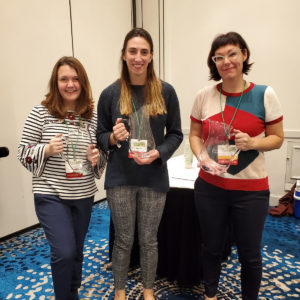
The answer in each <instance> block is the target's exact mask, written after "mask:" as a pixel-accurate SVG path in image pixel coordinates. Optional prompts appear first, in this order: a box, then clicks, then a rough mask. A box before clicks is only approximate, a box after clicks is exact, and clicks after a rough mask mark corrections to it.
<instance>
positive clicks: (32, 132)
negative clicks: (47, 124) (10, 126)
mask: <svg viewBox="0 0 300 300" xmlns="http://www.w3.org/2000/svg"><path fill="white" fill-rule="evenodd" d="M42 132H43V116H42V115H41V113H40V111H39V109H38V106H35V107H34V108H33V110H32V111H31V113H30V114H29V116H28V117H27V119H26V122H25V125H24V128H23V132H22V138H21V142H20V144H19V147H18V156H17V157H18V159H19V160H20V162H21V163H22V165H23V166H24V167H25V168H26V169H27V170H28V171H30V172H31V173H33V175H35V176H37V177H40V176H41V175H42V174H43V171H44V168H45V164H46V161H47V159H46V158H45V147H46V144H41V143H40V140H41V137H42Z"/></svg>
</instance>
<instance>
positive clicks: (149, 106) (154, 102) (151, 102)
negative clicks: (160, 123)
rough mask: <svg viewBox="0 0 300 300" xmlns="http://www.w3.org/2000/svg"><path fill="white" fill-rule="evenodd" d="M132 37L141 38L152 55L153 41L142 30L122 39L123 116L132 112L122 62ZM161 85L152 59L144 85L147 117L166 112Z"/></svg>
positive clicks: (125, 65) (124, 65)
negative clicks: (146, 43)
mask: <svg viewBox="0 0 300 300" xmlns="http://www.w3.org/2000/svg"><path fill="white" fill-rule="evenodd" d="M133 37H142V38H144V39H145V40H146V41H147V42H148V43H149V45H150V52H151V53H153V41H152V38H151V36H150V34H149V33H148V32H147V31H146V30H145V29H143V28H133V29H132V30H131V31H129V32H128V33H127V35H126V37H125V39H124V44H123V48H122V53H121V62H122V69H121V78H120V81H121V95H120V112H121V114H123V115H130V114H131V113H132V112H133V108H132V97H131V90H130V77H129V72H128V67H127V63H126V61H124V60H123V55H124V54H125V51H126V47H127V43H128V41H129V40H130V39H132V38H133ZM161 92H162V83H161V80H160V79H159V78H157V77H156V75H155V71H154V67H153V59H152V60H151V62H150V63H149V64H148V67H147V78H146V85H145V104H146V105H145V108H146V113H147V114H148V115H149V116H156V115H162V114H164V113H166V112H167V110H166V106H165V101H164V98H163V96H162V93H161Z"/></svg>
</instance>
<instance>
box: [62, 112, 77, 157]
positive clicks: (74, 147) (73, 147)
mask: <svg viewBox="0 0 300 300" xmlns="http://www.w3.org/2000/svg"><path fill="white" fill-rule="evenodd" d="M78 122H79V126H78V131H77V137H76V143H75V144H74V143H73V142H72V139H71V138H70V142H71V147H72V150H73V158H74V159H75V158H76V154H75V153H76V148H77V145H78V138H79V128H80V116H79V117H78ZM64 123H65V124H66V126H67V129H68V135H69V136H70V127H69V125H68V123H67V121H66V119H65V120H64Z"/></svg>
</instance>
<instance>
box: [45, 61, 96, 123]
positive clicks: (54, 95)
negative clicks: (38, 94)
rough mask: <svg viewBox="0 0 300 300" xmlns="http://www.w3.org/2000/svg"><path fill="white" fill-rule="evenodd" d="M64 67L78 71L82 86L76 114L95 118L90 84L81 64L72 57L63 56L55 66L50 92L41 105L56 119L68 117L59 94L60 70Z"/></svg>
mask: <svg viewBox="0 0 300 300" xmlns="http://www.w3.org/2000/svg"><path fill="white" fill-rule="evenodd" d="M63 65H68V66H70V67H71V68H73V69H74V70H75V71H76V73H77V75H78V79H79V83H80V85H81V93H80V96H79V98H78V99H77V100H76V108H75V113H76V114H78V115H81V117H83V118H86V119H91V118H92V116H93V110H94V101H93V97H92V90H91V86H90V82H89V79H88V76H87V74H86V71H85V69H84V67H83V65H82V64H81V62H80V61H79V60H78V59H76V58H75V57H72V56H63V57H62V58H60V59H59V60H58V61H57V63H56V64H55V65H54V68H53V70H52V75H51V77H50V80H49V87H48V88H49V92H48V93H47V94H46V95H45V97H46V98H45V99H44V100H43V101H42V102H41V104H42V105H44V106H45V107H46V108H47V109H48V111H49V113H50V114H51V115H53V116H54V117H56V118H59V119H63V118H64V117H65V116H66V109H65V108H64V104H63V99H62V97H61V95H60V93H59V90H58V84H57V80H58V75H57V74H58V69H59V68H60V67H61V66H63Z"/></svg>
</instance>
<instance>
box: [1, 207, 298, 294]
mask: <svg viewBox="0 0 300 300" xmlns="http://www.w3.org/2000/svg"><path fill="white" fill-rule="evenodd" d="M109 218H110V216H109V209H108V206H107V202H106V201H102V202H99V203H97V204H95V205H94V208H93V212H92V218H91V224H90V227H89V232H88V234H87V237H86V242H85V247H84V264H83V281H82V287H81V289H80V299H103V300H110V299H113V294H114V290H113V276H112V270H111V263H110V262H109V259H108V233H109ZM262 256H263V279H262V283H261V289H260V295H259V299H265V300H267V299H300V220H299V219H296V218H293V217H281V218H276V217H271V216H268V217H267V221H266V224H265V230H264V235H263V250H262ZM239 272H240V265H239V263H238V256H237V250H236V248H235V247H233V250H232V255H231V257H230V260H228V261H227V262H225V263H223V268H222V274H221V278H220V284H219V290H218V299H220V300H230V299H241V296H240V294H241V290H240V276H239ZM127 291H128V292H127V299H128V300H130V299H134V300H136V299H142V285H141V273H140V269H132V270H130V272H129V278H128V281H127ZM155 294H156V297H157V299H159V300H163V299H168V300H176V299H177V300H180V299H187V300H188V299H204V298H203V297H204V288H203V286H202V285H199V286H194V287H191V288H186V287H181V286H179V285H177V284H176V282H169V281H168V280H166V279H164V278H158V279H157V280H156V282H155ZM0 299H1V300H7V299H21V300H23V299H26V300H31V299H39V300H44V299H52V300H54V294H53V289H52V280H51V272H50V265H49V246H48V244H47V241H46V239H45V235H44V232H43V230H42V229H40V228H38V229H34V230H31V231H29V232H26V233H25V234H22V235H19V236H17V237H14V238H11V239H9V240H5V241H2V242H1V243H0Z"/></svg>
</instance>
